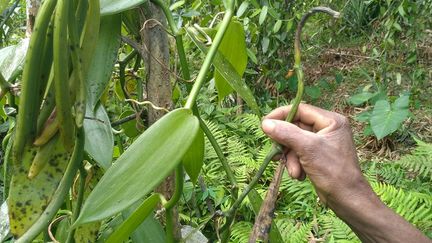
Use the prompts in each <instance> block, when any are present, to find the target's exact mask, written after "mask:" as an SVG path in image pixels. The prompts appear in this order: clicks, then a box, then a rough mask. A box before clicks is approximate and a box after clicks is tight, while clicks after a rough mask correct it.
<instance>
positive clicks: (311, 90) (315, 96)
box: [305, 86, 321, 100]
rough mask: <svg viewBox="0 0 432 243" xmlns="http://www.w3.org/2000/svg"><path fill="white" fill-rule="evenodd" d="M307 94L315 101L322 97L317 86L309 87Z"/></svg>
mask: <svg viewBox="0 0 432 243" xmlns="http://www.w3.org/2000/svg"><path fill="white" fill-rule="evenodd" d="M305 93H306V94H307V95H308V96H309V97H311V98H312V99H314V100H316V99H318V98H319V97H321V90H320V88H319V87H316V86H307V87H306V88H305Z"/></svg>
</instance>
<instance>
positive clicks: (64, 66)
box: [8, 0, 100, 241]
mask: <svg viewBox="0 0 432 243" xmlns="http://www.w3.org/2000/svg"><path fill="white" fill-rule="evenodd" d="M99 25H100V6H99V1H98V0H45V1H44V2H43V3H42V5H41V7H40V9H39V12H38V15H37V17H36V21H35V25H34V29H33V33H32V36H31V38H30V44H29V48H28V51H27V54H26V58H25V63H24V70H23V74H22V81H21V87H22V90H21V95H20V97H19V107H18V108H19V109H18V116H17V124H16V129H15V133H14V136H13V145H12V157H11V159H12V162H13V166H12V170H13V171H12V179H11V184H10V191H9V196H8V207H9V218H10V227H11V232H12V234H13V235H14V236H15V237H16V238H18V240H23V241H26V240H27V241H29V240H32V239H33V238H34V237H36V236H37V235H38V234H39V233H40V232H41V231H42V229H43V228H44V227H46V226H47V224H48V222H49V221H50V220H51V218H52V217H53V216H54V215H55V213H56V212H57V210H58V208H59V207H60V205H61V204H62V202H63V199H64V198H65V195H66V194H67V192H68V191H69V188H70V185H71V183H72V181H73V178H74V176H75V174H76V171H77V166H78V164H79V162H81V161H82V154H83V139H84V134H83V132H82V130H83V129H82V126H83V119H84V114H85V107H86V105H85V104H86V103H85V102H86V101H85V98H86V88H85V84H86V77H87V73H88V67H89V66H90V63H91V59H92V57H93V50H94V49H95V46H96V41H97V38H98V33H99Z"/></svg>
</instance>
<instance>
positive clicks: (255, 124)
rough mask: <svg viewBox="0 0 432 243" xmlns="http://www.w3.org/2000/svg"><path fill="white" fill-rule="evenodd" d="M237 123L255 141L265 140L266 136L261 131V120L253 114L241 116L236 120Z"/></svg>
mask: <svg viewBox="0 0 432 243" xmlns="http://www.w3.org/2000/svg"><path fill="white" fill-rule="evenodd" d="M237 122H239V123H241V124H242V126H243V127H245V128H246V130H249V131H251V132H252V133H253V134H254V135H255V138H256V139H257V140H265V139H267V136H266V135H265V133H264V132H263V131H262V129H261V119H260V118H259V117H258V116H257V115H255V114H243V115H241V116H240V117H239V118H237Z"/></svg>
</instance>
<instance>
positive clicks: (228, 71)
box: [188, 30, 261, 114]
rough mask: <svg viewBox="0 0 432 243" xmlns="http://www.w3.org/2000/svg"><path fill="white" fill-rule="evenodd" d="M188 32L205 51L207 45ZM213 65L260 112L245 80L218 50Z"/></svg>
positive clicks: (254, 109)
mask: <svg viewBox="0 0 432 243" xmlns="http://www.w3.org/2000/svg"><path fill="white" fill-rule="evenodd" d="M188 34H189V36H190V37H191V39H192V41H193V42H194V43H195V45H196V46H197V47H198V48H199V49H200V50H201V51H202V52H204V53H207V51H208V50H207V47H206V46H205V45H204V44H202V43H201V42H200V41H199V40H197V39H196V37H195V36H194V34H193V32H192V31H191V30H188ZM213 65H214V66H215V68H216V69H217V70H218V71H219V73H220V74H221V76H222V77H223V78H225V80H226V81H227V82H229V85H230V86H231V87H232V88H233V89H234V90H235V91H236V92H237V93H238V94H239V95H240V96H241V97H242V98H243V99H244V100H245V101H246V103H247V104H248V105H249V106H250V108H251V109H252V110H253V111H254V112H255V113H256V114H261V112H260V110H259V107H258V104H257V103H256V100H255V98H254V96H253V94H252V91H251V90H250V89H249V87H248V86H247V85H246V83H245V81H244V80H242V78H241V76H240V75H239V74H238V73H237V71H236V70H235V69H234V67H233V66H232V65H231V63H230V62H229V61H228V60H226V58H225V57H224V56H223V55H222V54H221V53H220V52H219V51H218V52H217V53H216V56H215V58H214V59H213Z"/></svg>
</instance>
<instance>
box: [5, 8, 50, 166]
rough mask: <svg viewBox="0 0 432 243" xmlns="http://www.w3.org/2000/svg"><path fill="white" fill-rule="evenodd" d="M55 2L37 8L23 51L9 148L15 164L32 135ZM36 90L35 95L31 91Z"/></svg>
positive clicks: (34, 128) (33, 135)
mask: <svg viewBox="0 0 432 243" xmlns="http://www.w3.org/2000/svg"><path fill="white" fill-rule="evenodd" d="M56 3H57V0H46V1H45V2H44V3H43V4H42V6H41V7H40V9H39V13H38V15H37V18H36V21H35V25H34V30H33V34H32V36H31V38H30V44H29V48H28V51H27V55H26V59H25V64H24V70H23V75H22V81H21V86H22V90H21V96H20V104H19V111H18V118H17V127H16V132H15V140H14V145H13V149H12V155H13V161H14V163H18V162H19V161H20V160H21V156H22V153H23V150H24V146H25V145H26V144H28V143H30V142H31V141H32V140H33V138H34V137H35V136H36V125H37V124H36V122H34V121H35V120H36V117H37V114H38V111H39V105H40V101H41V98H40V94H39V92H38V91H40V90H41V86H42V84H41V82H40V80H43V78H41V74H42V73H43V72H42V70H41V69H42V67H41V64H42V63H45V62H44V60H43V58H44V57H45V55H44V53H43V52H44V50H45V49H44V48H43V47H44V43H45V39H46V38H47V36H46V34H47V29H48V26H49V22H50V19H51V16H52V14H53V12H54V8H55V6H56ZM35 91H36V92H35Z"/></svg>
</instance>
